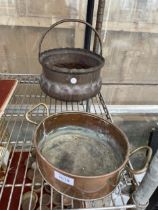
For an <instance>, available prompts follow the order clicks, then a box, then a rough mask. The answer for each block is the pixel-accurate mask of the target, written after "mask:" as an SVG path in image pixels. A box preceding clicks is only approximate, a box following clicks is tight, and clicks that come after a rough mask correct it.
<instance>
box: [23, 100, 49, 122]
mask: <svg viewBox="0 0 158 210" xmlns="http://www.w3.org/2000/svg"><path fill="white" fill-rule="evenodd" d="M39 106H43V107H44V108H45V109H46V113H47V117H48V116H49V111H48V107H47V105H46V104H44V103H39V104H37V105H35V106H33V107H32V108H31V109H30V110H29V111H27V112H26V114H25V118H26V120H27V121H28V122H30V123H32V124H34V125H38V123H37V122H35V121H33V120H31V119H30V118H29V114H30V113H31V112H32V111H33V110H35V109H36V108H37V107H39Z"/></svg>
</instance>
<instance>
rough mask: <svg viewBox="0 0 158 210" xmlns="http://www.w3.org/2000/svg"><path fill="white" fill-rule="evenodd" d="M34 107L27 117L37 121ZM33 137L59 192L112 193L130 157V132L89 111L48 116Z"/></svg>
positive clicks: (82, 196)
mask: <svg viewBox="0 0 158 210" xmlns="http://www.w3.org/2000/svg"><path fill="white" fill-rule="evenodd" d="M39 105H43V106H44V107H45V108H46V109H47V107H46V105H45V104H43V103H42V104H39ZM39 105H37V106H39ZM37 106H36V107H37ZM34 109H35V107H34V108H33V109H32V110H34ZM32 110H30V111H29V112H27V113H26V118H27V120H29V121H30V122H32V123H34V124H37V123H36V122H33V121H32V120H30V119H29V114H30V112H32ZM47 115H48V109H47ZM69 128H70V129H69ZM67 129H68V130H67ZM63 136H64V138H63ZM48 137H50V138H49V139H47V138H48ZM57 139H58V141H57ZM33 141H34V146H35V151H36V158H37V163H38V167H39V170H40V172H41V174H42V176H43V177H44V179H45V180H46V181H47V182H48V183H49V184H50V185H51V186H52V187H53V188H54V189H55V190H57V191H58V192H61V193H63V194H65V195H67V196H70V197H73V198H76V199H84V200H86V199H88V200H89V199H98V198H102V197H105V196H106V195H108V194H110V193H111V192H112V191H113V190H114V188H115V187H116V185H117V184H118V182H119V177H120V173H121V171H122V170H123V169H124V167H125V165H126V163H127V161H128V158H129V145H128V140H127V137H126V135H125V134H124V133H123V132H122V131H121V130H120V129H119V128H118V127H117V126H115V125H114V124H112V123H111V122H109V121H107V120H105V119H103V118H101V117H99V116H96V115H93V114H90V113H86V112H63V113H57V114H53V115H51V116H48V117H46V118H45V119H44V120H43V121H42V122H41V123H40V124H39V125H38V126H37V128H36V130H35V133H34V140H33ZM51 142H52V143H51ZM46 148H47V149H46ZM107 148H110V150H108V151H106V149H107ZM106 152H109V153H108V154H106ZM114 157H115V159H113V158H114ZM114 160H115V161H114ZM53 161H54V162H53ZM116 161H117V162H116Z"/></svg>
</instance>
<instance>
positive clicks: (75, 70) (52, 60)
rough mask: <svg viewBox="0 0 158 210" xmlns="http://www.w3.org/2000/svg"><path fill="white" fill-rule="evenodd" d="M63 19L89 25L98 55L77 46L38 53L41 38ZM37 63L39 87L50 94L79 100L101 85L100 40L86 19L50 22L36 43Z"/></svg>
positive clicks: (92, 92)
mask: <svg viewBox="0 0 158 210" xmlns="http://www.w3.org/2000/svg"><path fill="white" fill-rule="evenodd" d="M65 22H79V23H82V24H85V25H86V26H88V27H90V28H91V29H92V30H93V31H94V32H95V33H96V35H97V37H98V40H99V43H100V54H96V53H94V52H91V51H89V50H86V49H79V48H57V49H49V50H45V51H43V52H41V47H42V43H43V40H44V38H45V36H46V35H47V33H48V32H49V31H50V30H52V29H54V27H55V26H57V25H59V24H61V23H65ZM39 62H40V64H41V65H42V69H43V72H42V74H41V77H40V86H41V89H42V90H43V91H44V92H45V93H46V94H47V95H49V96H50V97H53V98H56V99H59V100H65V101H81V100H85V99H88V98H91V97H93V96H95V95H96V94H97V93H98V92H99V91H100V88H101V83H102V82H101V77H100V71H101V68H102V67H103V65H104V58H103V57H102V42H101V39H100V36H99V34H98V32H97V31H96V30H95V29H94V28H93V27H92V26H91V25H90V24H89V23H87V22H85V21H83V20H79V19H64V20H60V21H58V22H56V23H54V24H53V25H52V26H50V27H49V28H48V30H47V31H46V32H45V33H44V34H43V36H42V37H41V40H40V43H39Z"/></svg>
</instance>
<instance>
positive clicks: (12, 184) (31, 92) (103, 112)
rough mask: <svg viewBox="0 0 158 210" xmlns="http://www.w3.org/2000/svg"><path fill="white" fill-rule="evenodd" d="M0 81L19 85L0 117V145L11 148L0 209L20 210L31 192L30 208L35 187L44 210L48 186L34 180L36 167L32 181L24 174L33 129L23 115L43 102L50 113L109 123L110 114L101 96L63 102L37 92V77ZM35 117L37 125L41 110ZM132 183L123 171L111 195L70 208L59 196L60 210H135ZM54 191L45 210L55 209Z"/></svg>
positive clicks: (0, 184) (75, 203)
mask: <svg viewBox="0 0 158 210" xmlns="http://www.w3.org/2000/svg"><path fill="white" fill-rule="evenodd" d="M0 77H1V79H15V78H16V79H18V81H19V83H18V86H17V88H16V90H15V92H14V95H13V96H12V98H11V100H10V103H9V105H8V107H7V109H6V111H5V113H4V114H3V116H2V118H1V121H0V122H1V123H0V127H1V126H2V129H0V144H1V145H3V146H5V148H6V150H8V149H9V147H11V152H10V157H9V162H8V166H7V169H6V171H5V176H4V178H3V181H1V182H0V209H1V210H3V209H5V210H9V209H10V210H13V209H18V210H21V209H22V207H21V205H22V200H23V194H24V193H25V192H27V191H30V198H29V208H28V209H32V202H33V193H34V191H36V188H38V187H40V188H39V189H40V190H39V191H38V193H37V194H38V202H37V205H36V207H37V208H39V209H41V210H42V209H43V202H44V200H43V198H44V194H45V193H46V192H45V187H46V186H49V185H48V184H47V183H46V182H45V181H44V180H43V178H42V179H41V181H40V182H39V181H37V179H36V172H37V170H38V169H37V166H36V165H35V167H34V169H33V176H32V180H31V181H30V180H28V177H27V173H28V169H29V164H30V157H32V151H33V149H34V148H33V143H32V136H33V133H34V129H35V126H33V125H32V124H30V123H29V122H27V121H26V120H25V113H26V111H28V110H29V109H30V108H31V107H32V106H33V105H35V104H37V103H42V102H43V103H46V104H47V105H48V107H49V113H50V114H53V113H57V112H64V111H89V112H91V113H95V114H97V115H99V116H101V117H103V118H105V119H108V120H109V121H112V118H111V116H110V113H109V112H108V110H107V107H106V105H105V102H104V100H103V97H102V95H101V93H99V94H98V95H97V96H96V97H94V98H91V99H89V100H88V101H81V102H63V101H58V100H55V99H52V98H50V97H48V96H46V95H45V94H44V93H43V92H42V91H41V89H40V87H39V84H38V81H39V76H38V75H15V74H14V75H10V74H8V75H7V74H5V75H3V74H0ZM33 115H34V117H35V118H37V120H38V121H39V122H40V121H41V120H42V118H43V117H44V116H45V112H44V110H43V109H41V108H38V109H37V110H36V112H34V114H33ZM134 184H135V183H134V181H133V179H132V177H131V175H130V174H128V172H126V171H124V173H123V175H122V178H121V181H120V183H119V185H118V186H117V187H116V189H115V190H114V192H113V193H112V194H111V195H110V196H109V197H106V198H104V199H100V200H97V201H77V200H75V199H72V198H68V199H69V205H68V206H65V196H64V195H60V207H59V209H67V208H68V209H89V210H90V209H102V210H108V209H109V210H110V209H122V210H123V209H129V208H131V209H132V208H135V205H133V204H127V200H128V199H129V189H131V188H132V187H133V185H134ZM55 193H56V191H55V190H54V189H53V188H50V194H49V197H50V204H49V205H48V206H47V207H48V209H50V210H52V209H55V208H56V207H55V205H54V202H53V200H54V199H55V197H54V195H55Z"/></svg>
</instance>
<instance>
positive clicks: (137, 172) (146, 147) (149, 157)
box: [129, 146, 152, 174]
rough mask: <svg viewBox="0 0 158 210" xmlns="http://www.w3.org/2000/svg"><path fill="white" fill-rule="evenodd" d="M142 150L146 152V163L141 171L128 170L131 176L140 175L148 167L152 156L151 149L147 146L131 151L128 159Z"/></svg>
mask: <svg viewBox="0 0 158 210" xmlns="http://www.w3.org/2000/svg"><path fill="white" fill-rule="evenodd" d="M143 149H146V150H147V151H148V152H147V158H146V163H145V165H144V167H143V168H141V169H131V168H129V171H130V172H131V173H132V174H140V173H143V172H145V171H146V169H147V168H148V165H149V163H150V160H151V156H152V149H151V148H150V147H149V146H142V147H138V148H137V149H135V150H133V151H132V152H131V153H130V155H129V157H130V156H132V155H133V154H135V153H137V152H138V151H140V150H143Z"/></svg>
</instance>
